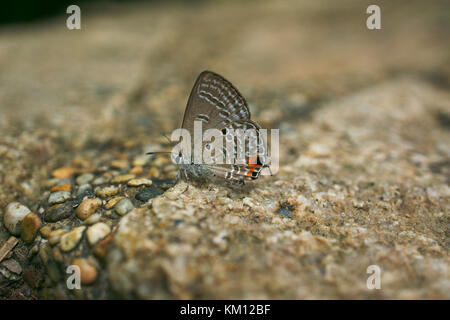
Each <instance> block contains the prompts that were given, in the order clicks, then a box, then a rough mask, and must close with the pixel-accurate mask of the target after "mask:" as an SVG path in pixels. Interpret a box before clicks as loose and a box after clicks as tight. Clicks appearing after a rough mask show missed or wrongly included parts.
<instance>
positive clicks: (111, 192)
mask: <svg viewBox="0 0 450 320" xmlns="http://www.w3.org/2000/svg"><path fill="white" fill-rule="evenodd" d="M118 193H119V187H117V186H107V187H101V188H97V189H95V194H96V195H97V196H99V197H102V198H107V197H112V196H115V195H116V194H118Z"/></svg>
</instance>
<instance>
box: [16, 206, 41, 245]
mask: <svg viewBox="0 0 450 320" xmlns="http://www.w3.org/2000/svg"><path fill="white" fill-rule="evenodd" d="M40 226H41V219H40V218H39V216H38V215H37V214H34V213H29V214H27V215H26V217H25V218H24V219H23V221H22V224H21V226H20V228H21V229H22V240H23V241H25V242H26V243H31V242H33V240H34V238H35V237H36V234H37V231H38V230H39V227H40Z"/></svg>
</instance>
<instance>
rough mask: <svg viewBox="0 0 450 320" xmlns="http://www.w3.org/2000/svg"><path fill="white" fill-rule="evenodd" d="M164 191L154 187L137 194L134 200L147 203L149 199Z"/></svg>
mask: <svg viewBox="0 0 450 320" xmlns="http://www.w3.org/2000/svg"><path fill="white" fill-rule="evenodd" d="M163 193H164V190H162V189H160V188H156V187H150V188H145V189H144V190H142V191H141V192H139V193H137V194H136V196H135V198H136V199H137V200H139V201H142V202H147V201H148V200H149V199H151V198H154V197H157V196H159V195H160V194H163Z"/></svg>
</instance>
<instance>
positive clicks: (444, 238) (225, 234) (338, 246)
mask: <svg viewBox="0 0 450 320" xmlns="http://www.w3.org/2000/svg"><path fill="white" fill-rule="evenodd" d="M85 6H86V7H83V12H85V11H86V14H85V15H84V16H83V18H82V19H83V21H82V23H83V27H82V30H80V31H77V32H71V31H67V28H65V17H64V16H61V17H55V18H54V19H53V18H52V19H50V20H46V21H40V22H35V23H30V24H26V25H20V24H18V25H11V26H2V27H1V28H2V30H1V38H2V40H1V50H0V69H1V72H0V101H1V103H0V111H1V116H0V221H2V224H1V225H0V255H1V257H0V259H1V261H0V264H1V263H6V265H0V283H1V285H0V298H8V299H14V298H24V299H36V298H41V299H106V298H150V299H154V298H174V299H179V298H204V299H215V298H217V299H233V298H249V299H258V298H282V299H306V298H308V299H311V298H320V299H324V298H333V299H360V298H371V299H372V298H374V299H390V298H394V299H420V298H427V299H428V298H429V299H449V298H450V258H449V248H450V241H449V231H448V230H449V225H450V220H449V206H450V200H449V199H450V190H449V184H450V169H449V168H450V149H449V146H450V133H449V128H450V125H449V123H450V120H449V119H450V111H449V110H450V95H449V88H450V83H449V81H448V79H450V64H449V63H448V62H449V57H450V55H449V51H448V34H447V33H446V32H445V30H448V29H449V27H450V25H449V23H450V22H449V19H446V18H445V15H444V12H448V11H449V10H450V7H449V6H450V4H449V2H448V1H443V0H442V1H441V0H436V1H432V2H429V3H428V2H423V1H410V2H408V6H407V10H406V8H405V4H403V3H401V2H394V1H386V2H383V3H382V4H381V6H382V15H383V16H382V29H381V30H368V29H367V28H366V27H365V19H366V17H367V15H366V9H367V3H364V2H361V1H357V0H354V1H350V0H345V1H331V0H327V1H325V2H324V1H297V0H273V1H272V0H271V1H246V2H242V1H240V2H238V1H214V2H206V3H205V2H199V3H197V2H195V1H194V2H189V3H184V2H177V3H175V4H172V3H171V4H166V3H163V2H161V3H155V2H154V1H152V2H146V3H140V2H127V3H122V2H121V3H120V4H119V3H116V4H108V3H105V4H102V6H101V8H97V7H95V5H92V7H91V4H86V5H85ZM96 8H97V10H96ZM193 48H195V50H193ZM412 53H413V54H412ZM205 69H210V70H212V71H215V72H218V73H220V74H222V75H223V76H225V77H226V78H227V79H229V80H230V81H231V82H233V84H234V85H235V86H236V87H237V88H238V89H239V91H240V92H241V93H242V94H243V95H244V96H245V98H246V99H247V101H248V104H249V109H250V112H251V114H252V119H253V120H255V121H256V122H258V123H259V124H260V125H261V126H262V127H263V128H269V129H270V128H278V129H280V165H279V170H278V171H277V172H276V173H275V174H274V176H272V177H270V176H264V177H261V178H260V179H258V180H257V181H254V182H250V183H246V185H245V186H243V187H240V186H228V185H222V184H201V183H197V182H195V181H190V182H189V186H188V185H187V184H186V183H185V182H183V181H179V182H178V184H176V185H175V186H174V183H175V177H176V170H177V168H176V166H174V165H173V163H171V161H170V159H169V157H168V156H167V155H164V154H161V155H156V156H148V155H145V153H146V152H149V151H170V149H171V144H169V143H168V141H167V139H166V138H164V136H163V135H169V136H170V133H171V132H172V130H173V129H175V128H178V127H179V126H180V123H181V121H182V118H183V112H184V108H185V106H186V101H187V99H188V96H189V92H190V90H191V88H192V85H193V83H194V81H195V77H196V76H197V75H198V74H199V73H200V72H201V71H203V70H205ZM131 177H134V178H131ZM142 179H145V180H142ZM147 180H151V181H152V184H151V185H146V184H148V183H146V184H142V183H138V182H139V181H141V182H142V181H147ZM113 183H114V184H113ZM116 183H117V184H116ZM56 193H59V196H58V197H56V196H54V194H56ZM52 194H53V195H52ZM96 196H97V197H99V198H100V200H101V203H100V202H99V205H98V207H97V210H95V213H93V214H92V215H91V216H90V218H88V219H86V220H84V221H83V220H81V219H79V218H78V217H77V216H76V215H75V212H76V210H77V208H79V207H80V206H81V204H82V203H83V201H84V200H86V199H89V198H94V197H96ZM49 197H53V198H54V199H52V200H55V201H50V202H51V203H49V201H48V200H49ZM124 198H126V200H127V204H128V205H129V206H128V205H127V206H128V207H129V208H131V205H132V207H134V209H133V210H131V211H125V212H127V214H125V215H123V216H122V215H121V212H122V211H120V210H119V214H118V212H117V210H116V208H117V205H118V204H119V202H120V201H124ZM63 200H64V202H63V203H61V204H55V205H52V204H53V202H60V201H63ZM128 201H129V202H128ZM12 202H18V203H20V204H22V205H23V206H26V207H27V208H29V210H28V211H27V212H26V213H25V212H24V214H19V215H12V216H11V215H10V214H9V213H8V211H9V210H8V204H10V203H12ZM130 204H131V205H130ZM80 210H81V209H80ZM30 212H33V213H34V214H35V215H37V216H38V217H39V218H40V220H41V222H42V226H41V228H40V232H39V233H37V234H36V235H35V236H34V240H32V241H31V242H30V243H27V242H25V241H23V240H22V239H20V238H19V237H17V239H16V238H15V237H12V236H11V232H12V233H13V234H15V235H16V236H18V235H19V234H20V228H19V225H20V221H22V219H23V218H24V217H25V216H26V215H27V214H29V213H30ZM92 217H93V218H92ZM13 218H14V219H13ZM91 218H92V219H91ZM9 219H11V221H13V223H9V222H8V223H6V222H7V220H9ZM90 219H91V220H90ZM33 221H34V222H36V221H37V220H33ZM99 224H100V225H103V224H105V225H107V226H108V227H109V228H110V230H111V232H109V233H108V235H106V236H105V237H103V233H102V238H101V239H99V240H98V241H92V240H93V239H94V238H93V236H92V235H91V236H89V235H90V234H91V233H92V232H89V230H94V231H95V228H94V229H90V228H93V227H95V226H97V225H99ZM30 226H31V227H33V228H32V229H33V230H34V227H35V224H30ZM9 229H10V230H9ZM105 230H106V228H105ZM97 231H99V230H97ZM105 233H106V232H105ZM96 234H99V233H96ZM25 238H26V237H25ZM8 239H10V240H8ZM11 239H12V240H11ZM26 239H28V238H26ZM29 239H31V237H30V238H29ZM89 239H91V242H92V243H93V244H91V243H90V241H89ZM95 240H96V238H95ZM77 259H81V260H77ZM74 261H77V263H78V265H79V266H80V268H82V269H83V270H84V271H83V277H84V278H83V279H84V280H83V283H85V284H86V286H83V289H82V290H72V291H71V290H67V288H66V286H65V275H66V268H67V266H69V265H71V264H73V262H74ZM371 265H377V266H379V267H380V269H381V289H380V290H369V289H368V288H367V286H366V283H367V278H368V276H369V274H367V268H368V267H369V266H371ZM19 267H20V268H19ZM14 271H15V272H14Z"/></svg>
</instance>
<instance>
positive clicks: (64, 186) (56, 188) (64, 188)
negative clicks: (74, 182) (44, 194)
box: [50, 184, 72, 192]
mask: <svg viewBox="0 0 450 320" xmlns="http://www.w3.org/2000/svg"><path fill="white" fill-rule="evenodd" d="M50 191H51V192H57V191H68V192H70V191H72V186H71V185H70V184H62V185H58V186H53V187H52V188H51V189H50Z"/></svg>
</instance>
